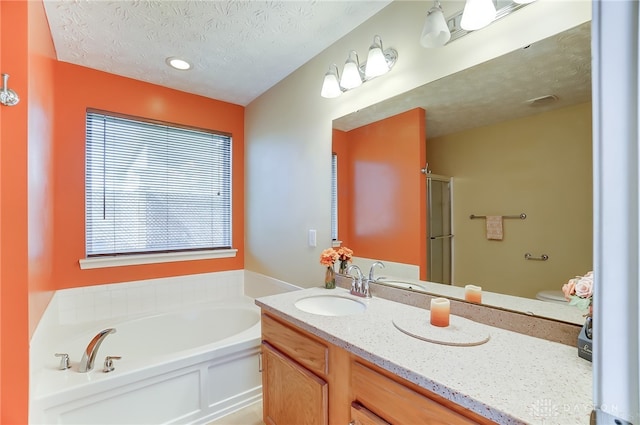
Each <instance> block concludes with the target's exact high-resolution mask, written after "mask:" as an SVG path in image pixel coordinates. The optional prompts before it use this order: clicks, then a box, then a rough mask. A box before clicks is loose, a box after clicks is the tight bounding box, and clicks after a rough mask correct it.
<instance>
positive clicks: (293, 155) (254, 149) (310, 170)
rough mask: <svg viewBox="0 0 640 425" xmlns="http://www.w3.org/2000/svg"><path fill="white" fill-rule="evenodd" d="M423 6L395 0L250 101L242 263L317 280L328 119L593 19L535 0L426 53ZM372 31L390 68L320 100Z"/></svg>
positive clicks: (584, 5) (326, 209) (326, 218)
mask: <svg viewBox="0 0 640 425" xmlns="http://www.w3.org/2000/svg"><path fill="white" fill-rule="evenodd" d="M430 7H431V4H430V3H429V2H426V1H424V2H418V1H394V2H393V3H391V4H390V5H389V6H387V7H386V8H384V9H383V10H382V11H381V12H380V13H378V14H377V15H375V16H374V17H373V18H371V19H370V20H368V21H367V22H365V23H364V24H362V25H360V26H359V27H358V28H357V29H356V30H354V31H353V32H352V33H350V34H349V35H347V36H345V37H343V38H342V39H340V40H339V41H338V42H336V43H335V44H334V45H332V46H331V47H329V48H328V49H326V50H325V51H324V52H322V53H321V54H320V55H318V56H316V57H315V58H313V59H312V60H310V61H309V62H308V63H307V64H305V65H303V66H302V67H300V68H299V69H298V70H296V71H295V72H294V73H292V74H291V75H290V76H289V77H287V78H286V79H284V80H283V81H281V82H280V83H278V84H277V85H276V86H274V87H273V88H271V89H270V90H269V91H268V92H266V93H265V94H263V95H262V96H260V97H259V98H258V99H256V100H255V101H253V102H252V103H251V104H250V105H248V107H247V109H246V114H245V130H246V134H245V141H246V152H245V170H246V171H245V173H246V174H245V182H246V204H245V208H246V213H245V220H246V234H245V237H246V258H245V267H246V268H247V269H248V270H251V271H254V272H258V273H262V274H265V275H268V276H272V277H275V278H278V279H281V280H284V281H287V282H290V283H294V284H297V285H300V286H315V285H319V284H321V283H322V278H323V270H322V267H321V266H320V264H319V257H320V252H321V251H322V250H323V249H324V248H327V247H329V246H331V234H330V175H331V159H330V158H331V121H332V120H333V119H335V118H338V117H340V116H343V115H346V114H348V113H351V112H353V111H355V110H358V109H360V108H363V107H366V106H369V105H371V104H374V103H377V102H379V101H381V100H384V99H387V98H389V97H392V96H395V95H397V94H400V93H404V92H406V91H408V90H411V89H413V88H415V87H418V86H420V85H423V84H425V83H428V82H430V81H434V80H436V79H438V78H441V77H443V76H446V75H449V74H451V73H454V72H457V71H460V70H462V69H465V68H468V67H470V66H473V65H476V64H478V63H481V62H484V61H486V60H489V59H491V58H493V57H496V56H499V55H502V54H504V53H508V52H510V51H512V50H514V49H517V48H520V47H522V46H524V45H527V44H530V43H532V42H534V41H536V40H539V39H542V38H545V37H548V36H550V35H552V34H555V33H557V32H560V31H563V30H566V29H568V28H571V27H574V26H576V25H579V24H581V23H584V22H586V21H588V20H590V19H591V3H590V1H587V0H578V1H545V0H540V1H538V2H535V3H532V4H530V5H528V6H527V7H525V8H524V9H522V10H520V11H518V12H516V13H514V14H513V15H511V16H509V17H507V18H505V19H502V20H500V21H497V22H495V23H494V24H492V25H491V26H490V27H487V28H485V29H483V30H481V31H477V32H474V33H471V34H470V35H468V36H466V37H464V38H462V39H460V40H457V41H455V42H453V43H451V44H450V45H448V46H446V47H444V48H441V49H430V50H428V49H424V48H422V47H421V46H420V44H419V42H418V39H419V36H420V32H421V31H422V25H423V24H424V18H425V15H426V11H427V10H428V9H429V8H430ZM535 22H537V23H538V24H537V25H533V24H532V23H535ZM505 33H506V34H508V36H506V37H505V36H504V34H505ZM375 34H379V35H380V36H381V37H382V39H383V41H384V44H385V47H394V48H396V49H397V50H398V53H399V59H398V62H397V64H396V65H395V67H394V69H393V70H392V71H391V72H390V73H389V74H387V75H385V76H383V77H380V78H378V79H376V80H373V81H371V82H368V83H366V84H365V85H363V86H362V87H360V88H358V89H356V90H353V91H351V92H348V93H345V94H344V95H342V96H341V97H339V98H336V99H324V98H322V97H320V87H321V83H322V78H323V76H324V73H325V72H326V71H327V69H328V67H329V65H330V64H331V63H338V64H340V63H343V62H344V60H345V59H346V55H347V53H348V51H349V50H351V49H355V50H357V51H358V52H359V54H360V55H361V56H363V57H364V55H365V54H366V51H367V49H368V47H369V45H370V44H371V41H372V39H373V36H374V35H375ZM427 131H428V129H427ZM372 207H374V206H372ZM309 229H316V230H317V240H318V244H317V246H316V247H309V246H308V244H307V232H308V230H309ZM356 255H357V253H356Z"/></svg>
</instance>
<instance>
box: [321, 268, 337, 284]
mask: <svg viewBox="0 0 640 425" xmlns="http://www.w3.org/2000/svg"><path fill="white" fill-rule="evenodd" d="M324 287H325V288H327V289H334V288H335V287H336V272H335V271H334V270H333V267H327V271H326V272H325V274H324Z"/></svg>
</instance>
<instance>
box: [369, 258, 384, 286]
mask: <svg viewBox="0 0 640 425" xmlns="http://www.w3.org/2000/svg"><path fill="white" fill-rule="evenodd" d="M376 266H379V267H380V268H382V269H384V263H383V262H382V261H376V262H375V263H373V264H372V265H371V268H370V269H369V282H375V279H374V278H373V273H374V271H375V270H374V269H375V268H376Z"/></svg>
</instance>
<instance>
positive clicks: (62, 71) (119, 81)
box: [53, 62, 244, 289]
mask: <svg viewBox="0 0 640 425" xmlns="http://www.w3.org/2000/svg"><path fill="white" fill-rule="evenodd" d="M176 72H181V71H176ZM55 84H56V96H55V112H56V124H55V130H54V131H55V140H56V143H55V147H54V151H53V155H54V163H55V169H54V186H53V198H54V200H55V211H54V217H53V227H54V241H53V248H54V252H55V258H54V263H53V276H54V279H55V287H56V289H62V288H72V287H78V286H87V285H96V284H103V283H112V282H124V281H132V280H139V279H151V278H157V277H167V276H178V275H185V274H195V273H205V272H213V271H221V270H235V269H242V268H244V170H243V165H244V108H243V107H242V106H238V105H233V104H229V103H225V102H221V101H217V100H212V99H208V98H205V97H201V96H196V95H192V94H188V93H184V92H180V91H176V90H172V89H168V88H165V87H160V86H157V85H153V84H149V83H145V82H141V81H138V80H133V79H129V78H124V77H119V76H116V75H113V74H108V73H105V72H100V71H95V70H92V69H89V68H84V67H80V66H76V65H71V64H68V63H63V62H58V63H57V66H56V82H55ZM89 107H90V108H97V109H102V110H106V111H112V112H118V113H122V114H128V115H134V116H139V117H144V118H150V119H155V120H161V121H167V122H172V123H177V124H184V125H190V126H195V127H200V128H205V129H210V130H218V131H223V132H227V133H231V134H232V135H233V171H232V173H233V183H232V184H233V206H232V209H233V217H232V219H233V247H234V248H237V249H238V254H237V256H236V257H235V258H226V259H215V260H199V261H185V262H174V263H164V264H150V265H138V266H129V267H113V268H106V269H91V270H80V267H79V265H78V260H79V259H80V258H84V256H85V245H84V237H85V233H84V231H85V227H84V163H85V161H84V154H85V149H84V146H85V114H86V109H87V108H89Z"/></svg>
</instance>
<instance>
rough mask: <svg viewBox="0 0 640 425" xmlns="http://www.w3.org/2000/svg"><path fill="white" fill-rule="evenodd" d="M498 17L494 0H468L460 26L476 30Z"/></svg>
mask: <svg viewBox="0 0 640 425" xmlns="http://www.w3.org/2000/svg"><path fill="white" fill-rule="evenodd" d="M495 18H496V6H495V5H494V4H493V0H467V2H466V3H465V5H464V11H463V12H462V20H461V21H460V26H461V27H462V29H464V30H467V31H475V30H479V29H480V28H484V27H486V26H487V25H489V24H490V23H491V22H493V20H494V19H495Z"/></svg>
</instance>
